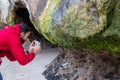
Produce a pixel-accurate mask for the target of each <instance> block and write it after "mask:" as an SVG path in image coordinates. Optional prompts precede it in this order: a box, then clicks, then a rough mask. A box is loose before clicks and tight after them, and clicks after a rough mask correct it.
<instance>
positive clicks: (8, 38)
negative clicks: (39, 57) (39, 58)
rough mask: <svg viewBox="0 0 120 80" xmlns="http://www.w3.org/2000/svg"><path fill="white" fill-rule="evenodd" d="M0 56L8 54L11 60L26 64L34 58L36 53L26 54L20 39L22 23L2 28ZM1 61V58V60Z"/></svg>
mask: <svg viewBox="0 0 120 80" xmlns="http://www.w3.org/2000/svg"><path fill="white" fill-rule="evenodd" d="M0 51H2V53H0V58H2V57H4V56H6V57H7V58H8V59H9V60H10V61H16V60H17V61H18V62H19V64H21V65H25V64H27V63H29V62H30V61H32V60H33V58H34V57H35V54H34V53H29V54H26V53H25V52H24V48H23V46H22V43H21V40H20V25H19V24H17V25H15V26H13V27H11V26H7V27H6V28H5V29H2V30H0ZM0 63H1V60H0Z"/></svg>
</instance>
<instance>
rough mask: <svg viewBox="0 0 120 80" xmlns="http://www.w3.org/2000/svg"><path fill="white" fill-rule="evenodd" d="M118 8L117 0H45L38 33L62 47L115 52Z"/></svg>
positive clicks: (117, 50) (116, 47)
mask: <svg viewBox="0 0 120 80" xmlns="http://www.w3.org/2000/svg"><path fill="white" fill-rule="evenodd" d="M119 6H120V1H118V0H48V3H47V6H46V8H45V9H44V11H43V13H42V15H41V16H40V27H39V29H38V30H39V31H40V32H41V33H42V34H43V35H44V36H45V37H46V38H47V39H48V40H49V41H51V42H52V43H53V44H58V45H60V46H63V47H68V48H77V49H79V48H90V49H94V50H97V51H100V50H103V49H104V50H109V51H111V52H114V53H118V52H119V49H120V46H119V45H120V41H119V40H120V39H119V38H120V35H119V34H120V32H119V30H120V27H119V21H120V19H119V18H120V17H119V11H120V10H119Z"/></svg>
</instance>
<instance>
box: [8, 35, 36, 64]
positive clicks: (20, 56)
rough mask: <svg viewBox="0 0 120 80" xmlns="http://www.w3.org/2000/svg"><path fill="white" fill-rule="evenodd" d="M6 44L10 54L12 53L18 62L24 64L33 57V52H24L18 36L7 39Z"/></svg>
mask: <svg viewBox="0 0 120 80" xmlns="http://www.w3.org/2000/svg"><path fill="white" fill-rule="evenodd" d="M8 44H9V48H10V50H11V52H12V54H13V55H14V57H15V59H16V60H17V61H18V62H19V64H21V65H26V64H27V63H29V62H31V61H32V60H33V59H34V57H35V54H34V53H29V54H26V53H25V52H24V48H23V46H22V44H21V42H20V39H19V38H15V37H14V38H11V39H9V42H8Z"/></svg>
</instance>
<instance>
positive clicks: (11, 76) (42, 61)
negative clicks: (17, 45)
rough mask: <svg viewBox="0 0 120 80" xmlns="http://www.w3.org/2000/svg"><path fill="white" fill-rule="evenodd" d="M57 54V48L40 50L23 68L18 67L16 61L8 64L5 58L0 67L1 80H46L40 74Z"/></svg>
mask: <svg viewBox="0 0 120 80" xmlns="http://www.w3.org/2000/svg"><path fill="white" fill-rule="evenodd" d="M57 54H58V49H57V48H53V49H46V50H42V51H41V53H40V54H38V55H37V56H36V57H35V59H34V60H33V61H32V62H31V63H29V64H27V65H25V66H21V65H19V64H18V62H17V61H15V62H10V61H8V60H7V59H6V58H3V59H2V60H3V63H2V65H1V66H0V71H1V73H2V75H3V78H4V79H3V80H46V79H45V78H44V76H43V75H42V73H43V71H44V70H45V69H46V67H45V66H46V65H47V64H49V63H50V62H51V61H52V60H53V59H54V58H55V56H57Z"/></svg>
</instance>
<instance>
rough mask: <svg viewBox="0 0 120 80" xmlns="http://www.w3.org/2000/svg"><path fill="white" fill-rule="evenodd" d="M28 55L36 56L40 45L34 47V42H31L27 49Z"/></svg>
mask: <svg viewBox="0 0 120 80" xmlns="http://www.w3.org/2000/svg"><path fill="white" fill-rule="evenodd" d="M28 51H29V53H31V52H33V53H35V54H38V53H39V52H40V51H41V46H40V43H39V44H37V45H35V42H34V41H33V42H32V43H31V44H30V48H29V50H28Z"/></svg>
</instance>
